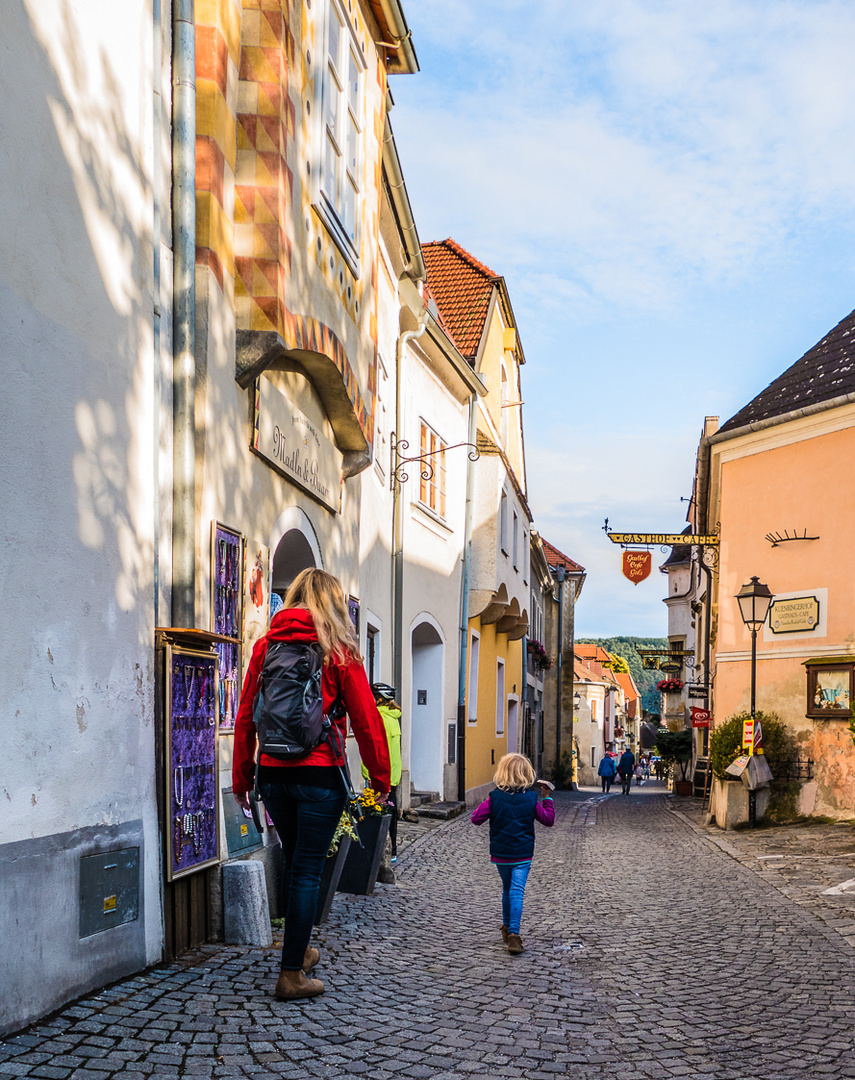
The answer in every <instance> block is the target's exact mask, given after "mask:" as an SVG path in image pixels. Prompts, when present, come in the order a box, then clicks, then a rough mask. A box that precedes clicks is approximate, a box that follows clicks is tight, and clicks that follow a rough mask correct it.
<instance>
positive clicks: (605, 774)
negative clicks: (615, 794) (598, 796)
mask: <svg viewBox="0 0 855 1080" xmlns="http://www.w3.org/2000/svg"><path fill="white" fill-rule="evenodd" d="M597 775H598V776H599V778H600V780H601V781H602V784H603V793H604V794H606V795H608V793H609V792H610V791H611V787H612V783H613V781H614V778H615V777H616V776H617V765H616V764H615V759H614V758H613V757H612V755H611V754H609V753H608V752H606V753H605V754H603V756H602V758H601V759H600V764H599V766H598V767H597Z"/></svg>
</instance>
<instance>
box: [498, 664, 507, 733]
mask: <svg viewBox="0 0 855 1080" xmlns="http://www.w3.org/2000/svg"><path fill="white" fill-rule="evenodd" d="M506 705H507V699H506V698H505V661H504V660H497V661H496V734H497V735H504V733H505V707H506Z"/></svg>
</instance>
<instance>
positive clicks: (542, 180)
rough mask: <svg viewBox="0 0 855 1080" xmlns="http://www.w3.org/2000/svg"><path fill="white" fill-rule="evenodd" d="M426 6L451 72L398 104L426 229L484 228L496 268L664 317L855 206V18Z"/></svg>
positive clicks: (850, 12)
mask: <svg viewBox="0 0 855 1080" xmlns="http://www.w3.org/2000/svg"><path fill="white" fill-rule="evenodd" d="M424 8H425V12H424V13H423V14H420V15H419V20H418V21H419V25H418V27H417V43H418V35H419V34H421V35H426V36H427V38H428V40H429V41H431V40H433V41H437V42H439V41H442V42H443V44H444V45H445V46H446V47H447V50H448V51H447V53H446V59H447V64H446V65H445V66H443V68H442V69H441V70H439V71H436V72H434V73H433V74H432V73H431V71H430V69H427V70H426V72H425V74H424V75H423V76H418V77H417V79H416V80H413V81H412V82H411V83H409V84H406V83H404V84H401V83H400V82H399V83H397V84H396V93H397V95H398V97H399V99H400V100H401V101H402V102H403V105H402V107H401V112H400V113H399V118H400V120H401V121H402V122H401V123H398V124H397V130H398V141H399V143H400V144H401V146H402V149H403V151H404V159H405V167H406V170H407V179H408V186H409V187H410V189H411V192H412V194H413V197H414V201H415V203H416V209H417V213H418V214H419V221H420V227H421V228H422V231H423V232H424V233H425V235H426V236H427V237H431V238H433V237H436V236H444V235H448V234H449V233H451V234H452V235H455V236H456V237H457V238H458V239H460V240H461V242H464V243H465V239H464V237H465V236H466V235H467V234H468V235H470V236H472V235H474V236H477V237H478V238H479V245H480V246H479V255H480V256H481V257H483V258H485V259H486V261H487V262H488V263H489V261H490V251H489V249H492V250H493V252H494V253H495V255H496V258H495V261H496V262H497V264H500V265H502V266H503V268H504V269H505V271H506V272H507V269H508V260H509V258H510V260H512V264H513V265H514V267H515V268H516V269H517V270H518V272H519V273H523V274H528V273H540V272H543V271H544V270H545V271H546V272H548V273H550V274H552V275H554V276H555V277H556V278H560V279H561V280H563V281H564V282H566V287H567V288H568V289H570V290H571V291H572V293H573V297H572V299H571V303H573V304H577V305H581V306H582V307H583V308H584V307H585V306H587V305H590V304H591V303H592V302H594V303H595V304H596V303H597V302H598V301H599V302H605V303H606V304H614V303H621V304H627V303H629V304H632V305H633V306H636V307H638V308H641V309H644V308H653V309H657V308H662V307H667V306H669V305H671V304H673V303H675V302H676V301H677V300H678V299H679V295H680V293H681V291H682V289H683V288H684V287H685V284H686V283H687V281H689V282H691V281H696V280H698V279H700V280H706V279H709V280H717V279H720V278H721V277H722V275H725V274H726V275H741V274H743V273H745V272H747V271H748V270H750V269H751V268H753V267H754V265H755V263H756V261H757V260H761V261H763V260H769V259H773V258H781V257H782V253H783V251H784V248H785V246H786V241H787V239H788V238H789V237H790V236H791V233H792V231H793V229H795V228H798V227H799V223H800V222H801V221H803V220H804V219H805V218H816V217H819V218H821V217H822V216H823V215H827V214H830V213H835V212H838V211H839V209H840V208H841V206H843V207H845V208H846V211H847V212H848V213H850V214H851V213H852V210H853V205H855V199H854V198H853V186H852V176H853V175H855V110H853V109H852V91H853V82H855V80H853V71H855V65H853V62H852V56H853V55H855V9H852V8H851V7H849V6H844V5H841V4H837V3H823V2H811V3H807V4H805V3H801V4H799V3H787V2H779V3H775V4H767V3H764V4H761V3H750V2H744V0H743V2H735V0H733V2H731V3H721V4H716V5H697V4H694V3H687V2H681V3H655V2H651V0H612V2H609V0H603V2H601V3H598V4H597V5H594V6H584V7H583V6H582V5H579V4H573V5H566V4H546V5H537V7H536V9H535V10H532V8H531V6H530V5H522V4H520V3H511V2H503V3H501V2H500V3H490V4H489V5H488V4H486V3H477V4H475V3H445V2H439V0H434V3H427V4H425V5H424ZM422 19H424V23H423V24H422ZM398 87H400V90H398V89H397V88H398ZM397 119H398V118H396V121H397ZM437 192H441V193H444V197H440V198H436V193H437ZM485 246H486V249H487V250H486V251H485Z"/></svg>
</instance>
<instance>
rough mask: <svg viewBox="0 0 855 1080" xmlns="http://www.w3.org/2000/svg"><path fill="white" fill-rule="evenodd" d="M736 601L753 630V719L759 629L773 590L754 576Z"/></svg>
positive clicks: (764, 618)
mask: <svg viewBox="0 0 855 1080" xmlns="http://www.w3.org/2000/svg"><path fill="white" fill-rule="evenodd" d="M736 602H737V604H739V614H740V615H741V616H742V621H743V622H744V623H745V625H746V626H747V627H748V629H749V630H750V631H751V719H752V720H753V719H754V703H755V696H756V692H757V631H758V630H759V629H760V627H761V626H762V625H763V623H764V622H765V621H766V616H767V615H768V614H769V606H770V604H771V603H772V592H771V590H770V589H769V586H768V585H764V584H763V583H762V582H761V581H760V578H758V577H753V578H752V579H751V581H750V582H749V583H748V584H747V585H743V586H742V588H741V589H740V590H739V592H738V593H737V594H736Z"/></svg>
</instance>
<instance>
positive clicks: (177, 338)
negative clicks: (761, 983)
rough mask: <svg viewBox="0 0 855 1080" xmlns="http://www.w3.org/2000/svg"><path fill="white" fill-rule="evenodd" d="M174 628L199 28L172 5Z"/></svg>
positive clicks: (177, 2)
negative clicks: (197, 36)
mask: <svg viewBox="0 0 855 1080" xmlns="http://www.w3.org/2000/svg"><path fill="white" fill-rule="evenodd" d="M172 251H173V277H172V280H173V314H172V318H173V324H172V335H173V345H172V348H173V365H172V438H173V448H172V460H173V470H172V625H173V626H186V627H195V625H196V25H195V10H194V0H174V2H173V5H172Z"/></svg>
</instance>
